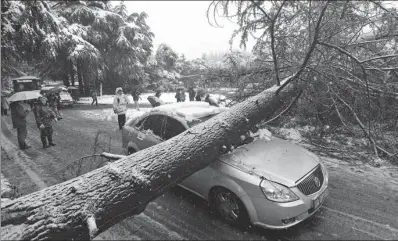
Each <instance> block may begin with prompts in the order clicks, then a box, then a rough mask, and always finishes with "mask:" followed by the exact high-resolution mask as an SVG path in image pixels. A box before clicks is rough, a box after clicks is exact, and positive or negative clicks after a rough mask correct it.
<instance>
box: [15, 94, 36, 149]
mask: <svg viewBox="0 0 398 241" xmlns="http://www.w3.org/2000/svg"><path fill="white" fill-rule="evenodd" d="M10 107H11V119H12V126H13V128H16V129H17V136H18V144H19V148H21V150H25V149H28V148H31V146H29V145H28V144H26V141H25V140H26V136H27V135H28V131H27V129H26V116H27V115H28V113H29V112H30V110H31V109H30V106H29V105H28V104H27V103H26V102H25V101H15V102H11V104H10Z"/></svg>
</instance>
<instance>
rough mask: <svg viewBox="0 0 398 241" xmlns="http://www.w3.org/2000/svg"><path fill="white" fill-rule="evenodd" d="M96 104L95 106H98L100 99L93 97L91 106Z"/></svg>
mask: <svg viewBox="0 0 398 241" xmlns="http://www.w3.org/2000/svg"><path fill="white" fill-rule="evenodd" d="M94 102H95V105H98V99H97V97H95V98H94V97H93V102H91V105H93V104H94Z"/></svg>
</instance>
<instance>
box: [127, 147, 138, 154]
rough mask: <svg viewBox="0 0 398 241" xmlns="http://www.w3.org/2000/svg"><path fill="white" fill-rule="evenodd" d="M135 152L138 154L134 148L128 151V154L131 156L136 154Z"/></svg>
mask: <svg viewBox="0 0 398 241" xmlns="http://www.w3.org/2000/svg"><path fill="white" fill-rule="evenodd" d="M135 152H137V151H136V150H134V148H132V147H129V149H128V151H127V154H128V155H131V154H133V153H135Z"/></svg>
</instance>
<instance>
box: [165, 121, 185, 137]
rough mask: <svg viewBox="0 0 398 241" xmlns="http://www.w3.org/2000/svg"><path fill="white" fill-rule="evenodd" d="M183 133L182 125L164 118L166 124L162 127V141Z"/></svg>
mask: <svg viewBox="0 0 398 241" xmlns="http://www.w3.org/2000/svg"><path fill="white" fill-rule="evenodd" d="M184 131H185V127H184V125H183V124H182V123H181V122H179V121H178V120H176V119H174V118H171V117H166V122H165V126H164V139H165V140H168V139H170V138H172V137H174V136H176V135H178V134H180V133H182V132H184Z"/></svg>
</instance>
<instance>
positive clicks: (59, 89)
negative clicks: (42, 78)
mask: <svg viewBox="0 0 398 241" xmlns="http://www.w3.org/2000/svg"><path fill="white" fill-rule="evenodd" d="M62 89H63V88H62V87H60V86H59V87H54V88H51V89H49V90H47V91H46V92H45V94H46V95H50V94H52V93H58V92H61V91H62Z"/></svg>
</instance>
